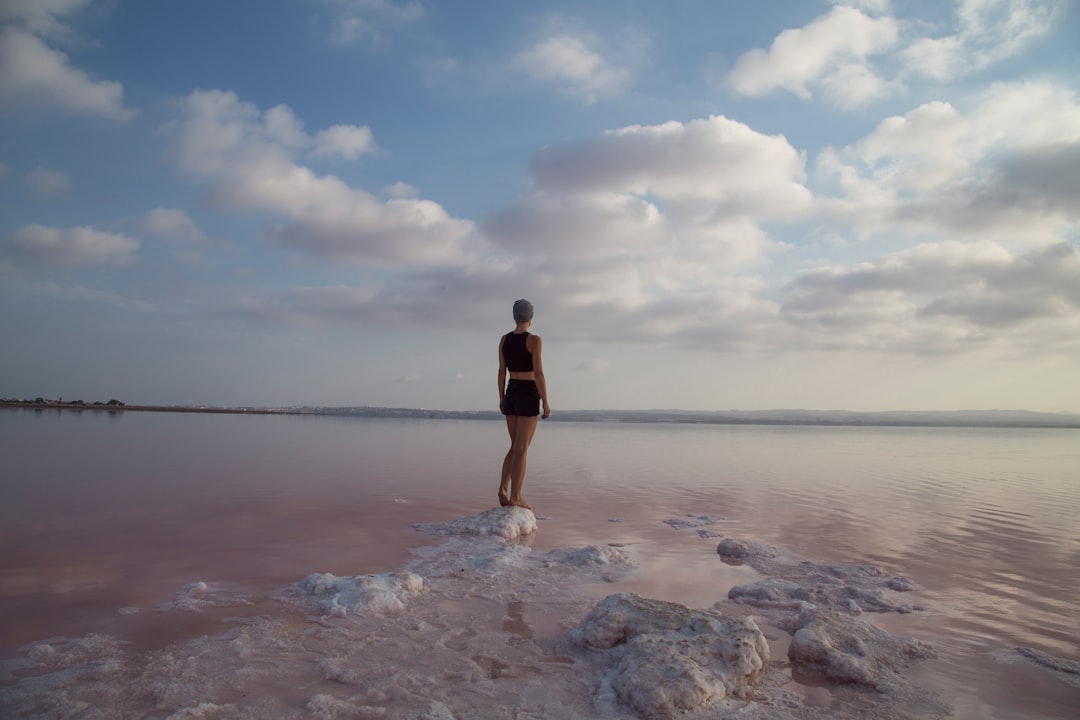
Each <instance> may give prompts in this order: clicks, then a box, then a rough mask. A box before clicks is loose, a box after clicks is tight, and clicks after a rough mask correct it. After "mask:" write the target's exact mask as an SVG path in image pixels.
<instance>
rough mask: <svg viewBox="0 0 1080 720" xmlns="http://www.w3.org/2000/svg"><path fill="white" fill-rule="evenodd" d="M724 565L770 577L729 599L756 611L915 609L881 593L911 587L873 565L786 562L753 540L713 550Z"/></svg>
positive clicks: (733, 593)
mask: <svg viewBox="0 0 1080 720" xmlns="http://www.w3.org/2000/svg"><path fill="white" fill-rule="evenodd" d="M716 552H717V554H719V555H720V556H721V557H722V558H724V560H725V561H726V562H735V563H741V562H745V563H746V564H748V565H750V566H751V567H753V568H754V569H755V570H757V571H758V572H760V573H762V574H765V575H770V576H772V577H769V578H766V579H764V580H759V581H757V582H754V583H750V584H747V585H737V586H735V587H733V588H731V590H730V591H729V592H728V598H730V599H731V600H736V601H738V602H741V603H745V604H747V605H753V606H755V607H760V608H776V609H787V610H802V609H803V608H813V607H824V608H832V609H834V610H840V611H843V612H846V613H849V614H851V615H859V614H861V613H863V612H899V613H910V612H912V611H913V610H916V609H919V606H917V605H912V604H910V603H906V602H900V601H898V600H896V599H894V598H892V597H890V596H889V595H887V594H886V593H885V590H891V591H894V592H900V593H904V592H910V591H912V590H914V589H915V584H914V583H913V582H912V581H911V580H910V579H908V578H906V577H900V576H891V575H889V574H888V573H886V572H885V571H884V570H882V569H881V568H879V567H877V566H876V565H866V564H855V563H841V564H834V565H823V564H819V563H813V562H809V561H802V562H796V561H788V560H784V559H783V558H781V557H780V554H779V552H778V551H777V550H776V548H773V547H771V546H769V545H766V544H764V543H760V542H755V541H752V540H736V539H733V538H726V539H724V540H723V541H721V542H720V544H719V545H718V546H717V548H716Z"/></svg>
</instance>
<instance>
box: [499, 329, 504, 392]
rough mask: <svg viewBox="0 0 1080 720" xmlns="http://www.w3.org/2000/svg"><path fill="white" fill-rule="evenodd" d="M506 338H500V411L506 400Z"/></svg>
mask: <svg viewBox="0 0 1080 720" xmlns="http://www.w3.org/2000/svg"><path fill="white" fill-rule="evenodd" d="M504 342H506V336H505V335H503V336H502V337H501V338H499V410H502V405H503V400H505V399H506V358H504V357H503V351H502V349H503V343H504Z"/></svg>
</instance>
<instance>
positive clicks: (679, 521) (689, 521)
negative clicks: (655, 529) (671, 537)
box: [664, 515, 722, 530]
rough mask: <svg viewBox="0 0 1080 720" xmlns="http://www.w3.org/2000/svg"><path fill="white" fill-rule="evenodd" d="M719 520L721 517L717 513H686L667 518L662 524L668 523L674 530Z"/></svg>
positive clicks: (712, 523)
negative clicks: (682, 515)
mask: <svg viewBox="0 0 1080 720" xmlns="http://www.w3.org/2000/svg"><path fill="white" fill-rule="evenodd" d="M721 520H722V518H721V517H720V516H718V515H687V516H685V517H678V518H669V519H667V520H665V521H664V524H665V525H670V526H671V527H673V528H675V529H676V530H683V529H685V528H696V527H702V526H703V525H715V524H716V523H718V522H720V521H721Z"/></svg>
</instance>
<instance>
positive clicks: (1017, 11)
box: [902, 0, 1063, 81]
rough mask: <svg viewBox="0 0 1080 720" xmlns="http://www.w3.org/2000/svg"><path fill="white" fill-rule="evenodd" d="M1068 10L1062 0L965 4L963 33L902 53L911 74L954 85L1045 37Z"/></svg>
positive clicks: (918, 43)
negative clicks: (1062, 13) (1060, 13)
mask: <svg viewBox="0 0 1080 720" xmlns="http://www.w3.org/2000/svg"><path fill="white" fill-rule="evenodd" d="M1062 8H1063V3H1062V2H1060V0H959V2H958V3H957V11H956V24H957V25H958V26H959V28H958V31H957V32H956V33H954V34H951V35H943V36H940V37H924V38H919V39H916V40H914V41H913V42H912V43H911V44H910V45H909V46H908V47H907V48H905V49H904V51H903V53H902V57H903V59H904V62H905V66H906V70H907V71H908V72H911V73H915V74H921V75H925V76H928V77H931V78H933V79H935V80H939V81H948V80H954V79H956V78H959V77H963V76H964V75H966V74H968V73H970V72H972V71H975V70H981V69H983V68H986V67H989V66H990V65H992V64H994V63H996V62H999V61H1001V60H1004V59H1005V58H1008V57H1012V56H1014V55H1016V54H1017V53H1019V52H1020V51H1021V50H1023V49H1024V48H1025V47H1026V46H1027V45H1029V44H1030V43H1031V42H1032V41H1034V40H1035V39H1037V38H1039V37H1040V36H1042V35H1045V34H1046V33H1047V32H1048V31H1049V30H1050V29H1051V28H1052V27H1053V24H1054V20H1055V18H1056V17H1057V16H1058V14H1059V12H1060V11H1061V10H1062Z"/></svg>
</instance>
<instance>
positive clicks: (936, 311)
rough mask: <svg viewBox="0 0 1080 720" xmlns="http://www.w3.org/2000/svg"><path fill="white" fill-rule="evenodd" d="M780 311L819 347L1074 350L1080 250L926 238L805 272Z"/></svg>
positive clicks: (1079, 316)
mask: <svg viewBox="0 0 1080 720" xmlns="http://www.w3.org/2000/svg"><path fill="white" fill-rule="evenodd" d="M786 295H787V297H786V300H785V302H784V304H783V306H782V310H781V314H782V317H783V319H784V320H785V321H787V322H789V323H791V324H792V325H793V326H794V327H797V328H801V329H803V330H805V331H807V332H805V334H802V335H800V336H799V342H800V343H803V344H806V343H809V345H805V346H809V347H819V348H822V349H851V348H864V349H873V350H885V351H898V352H904V353H917V354H940V353H955V352H965V351H978V350H983V349H986V350H991V351H993V352H995V353H997V354H1001V353H1008V352H1012V346H1013V345H1015V344H1017V343H1031V344H1030V345H1028V346H1029V347H1031V348H1037V352H1042V353H1046V352H1054V351H1057V352H1074V351H1075V350H1076V349H1077V346H1078V344H1080V343H1078V340H1077V336H1076V335H1075V334H1074V333H1072V332H1071V330H1075V329H1076V328H1078V327H1080V251H1078V250H1077V248H1076V247H1075V246H1073V245H1070V244H1067V243H1059V244H1056V245H1052V246H1049V247H1045V248H1040V249H1036V250H1032V251H1029V252H1026V253H1019V254H1016V253H1012V252H1010V251H1009V250H1007V249H1006V248H1004V247H1003V246H1001V245H998V244H996V243H992V242H986V241H982V242H975V243H961V242H955V241H949V242H942V243H927V244H923V245H920V246H917V247H915V248H912V249H910V250H906V251H903V252H899V253H894V254H891V255H887V256H885V257H883V258H881V259H880V260H879V261H877V262H870V263H862V264H859V265H855V266H851V267H842V266H831V267H827V268H820V269H816V270H812V271H809V272H806V273H804V274H802V275H800V276H798V277H797V278H795V279H794V280H793V281H792V282H791V283H789V284H788V286H787V288H786Z"/></svg>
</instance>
